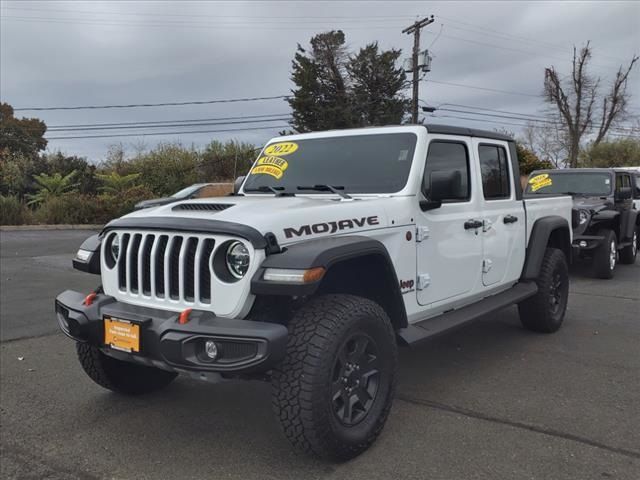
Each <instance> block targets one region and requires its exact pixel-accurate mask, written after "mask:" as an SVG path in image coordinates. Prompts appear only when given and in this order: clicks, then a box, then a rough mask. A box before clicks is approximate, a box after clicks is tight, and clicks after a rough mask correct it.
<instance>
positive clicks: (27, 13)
mask: <svg viewBox="0 0 640 480" xmlns="http://www.w3.org/2000/svg"><path fill="white" fill-rule="evenodd" d="M0 12H1V16H2V22H1V24H0V25H1V36H0V40H1V50H0V54H1V63H0V90H1V91H0V94H1V98H2V101H3V102H8V103H10V104H11V105H13V106H14V108H28V107H60V106H85V105H122V104H140V103H166V102H188V101H207V100H218V99H236V98H246V97H262V96H278V95H286V94H288V93H289V92H290V90H291V88H292V84H291V82H290V80H289V75H290V67H291V59H292V57H293V54H294V52H295V49H296V44H297V43H301V44H303V45H305V44H307V43H308V41H309V39H310V37H311V36H312V35H314V34H315V33H319V32H323V31H327V30H330V29H338V28H339V29H342V30H343V31H344V32H345V34H346V38H347V43H348V45H349V47H350V48H351V49H353V50H357V49H358V48H360V47H361V46H364V45H365V44H367V43H370V42H374V41H378V42H379V44H380V45H381V47H383V48H391V47H393V48H400V49H402V50H403V56H407V55H408V54H409V52H410V49H411V46H412V38H411V37H409V36H408V35H406V34H402V33H401V30H402V29H403V28H404V27H406V26H408V25H409V24H410V23H412V22H413V21H415V19H417V18H422V17H424V16H426V15H431V14H433V15H435V22H434V23H433V24H432V25H430V26H429V27H427V28H426V29H424V30H423V36H422V42H421V43H422V47H423V48H427V47H429V48H430V51H431V52H432V53H433V56H434V59H433V65H432V71H431V72H430V73H429V74H428V75H427V76H426V79H425V80H424V81H423V82H422V83H421V86H420V98H421V99H423V100H424V101H426V102H427V103H428V104H430V105H433V106H439V105H440V106H443V108H450V109H462V110H469V107H482V108H488V109H493V110H502V111H505V112H518V113H523V114H529V115H532V114H533V115H539V114H540V113H541V112H542V111H543V109H544V105H543V103H542V100H541V98H540V92H541V90H542V82H543V77H544V68H545V67H547V66H550V65H554V66H556V67H557V68H558V69H559V70H560V71H561V72H563V73H565V74H566V73H569V64H570V59H571V54H572V50H571V49H572V45H574V44H575V45H577V46H581V45H583V44H584V43H585V42H586V41H587V40H591V42H592V46H593V50H594V58H593V62H592V72H593V73H594V74H597V75H600V76H602V79H603V81H604V83H605V84H608V83H609V82H610V81H611V79H612V78H613V75H614V74H615V71H616V69H617V67H618V66H619V65H620V64H621V63H625V64H626V63H628V61H629V60H630V58H631V57H632V55H633V54H634V53H639V50H640V2H637V1H628V2H614V1H602V2H558V1H554V2H548V3H545V2H515V1H514V2H480V1H477V2H418V1H415V2H399V1H394V2H390V1H384V2H371V1H369V2H338V1H335V2H322V1H313V2H311V1H310V2H267V1H258V2H240V1H234V2H214V1H208V2H207V1H201V2H154V1H137V2H124V1H117V2H116V1H113V2H98V1H92V2H81V1H70V2H56V1H41V2H35V1H34V2H29V1H19V2H18V1H5V0H3V1H2V2H1V10H0ZM438 35H439V36H438ZM436 82H443V83H436ZM470 87H475V88H470ZM495 90H500V91H502V92H498V91H495ZM629 90H630V91H631V92H632V93H634V94H635V98H633V100H632V105H631V110H632V112H633V113H636V114H638V113H640V68H639V69H637V70H636V72H635V73H634V74H633V76H632V79H631V82H630V85H629ZM409 94H410V92H407V95H409ZM443 104H459V105H464V106H465V107H464V108H462V107H452V106H451V105H449V106H446V105H443ZM476 111H478V112H482V110H476ZM288 112H289V108H288V105H287V103H286V102H284V101H283V100H282V99H275V100H262V101H252V102H237V103H226V104H225V103H216V104H205V105H189V106H173V107H153V108H127V109H124V108H123V109H95V110H66V111H64V110H59V111H56V110H53V111H17V112H16V115H17V116H29V117H31V116H37V117H40V118H42V119H43V120H44V121H45V122H46V123H47V125H49V126H50V127H54V126H56V125H84V124H94V123H115V122H145V121H147V122H148V121H176V120H191V119H212V118H213V119H215V118H228V117H243V116H249V115H272V114H283V116H286V115H287V113H288ZM484 112H485V113H487V111H486V110H484ZM494 113H498V112H494ZM498 114H500V113H498ZM439 115H440V116H443V118H439V119H437V120H430V121H432V122H435V123H451V124H457V125H467V126H474V127H476V128H482V127H484V128H488V129H493V128H501V127H502V128H507V129H509V130H512V131H515V132H518V131H519V129H520V128H521V126H520V124H521V123H522V121H521V120H515V119H507V118H498V117H484V118H485V119H486V120H487V121H489V120H491V121H493V122H502V123H507V124H510V125H503V124H501V123H487V122H479V121H472V120H469V119H461V118H451V116H458V117H470V118H476V119H480V118H483V117H482V116H478V115H476V116H471V115H468V114H461V113H459V112H450V111H443V110H441V111H440V112H439ZM444 115H448V116H449V117H444ZM503 115H505V114H503ZM224 121H226V122H231V121H238V120H224ZM222 122H223V121H219V123H222ZM283 125H284V122H283V121H281V120H280V121H276V122H255V123H244V124H237V123H234V124H231V123H227V124H224V125H223V124H221V125H215V126H211V125H210V126H200V127H193V126H192V127H181V128H177V127H172V128H165V129H153V130H151V129H148V128H147V129H138V130H131V129H129V130H98V131H80V132H54V131H50V132H49V133H48V134H47V136H48V137H63V136H79V135H82V136H85V135H107V134H110V135H116V134H119V133H127V134H131V133H133V132H136V133H138V132H141V131H142V132H149V131H155V132H177V131H191V130H223V129H247V128H257V129H256V130H243V131H236V132H218V133H201V134H171V135H162V136H151V135H149V136H137V137H121V138H116V137H114V138H91V139H87V138H85V139H64V140H53V139H52V140H50V141H49V150H58V149H60V150H62V151H64V152H66V153H68V154H78V155H83V156H87V157H89V158H90V159H91V160H92V161H99V160H101V159H103V158H104V155H105V153H106V151H107V149H108V147H109V145H112V144H114V143H118V142H122V143H123V144H125V145H126V146H128V147H129V148H131V146H132V145H135V144H140V143H141V142H142V143H143V144H145V145H146V146H147V147H152V146H153V145H155V144H156V143H157V142H160V141H165V142H166V141H174V140H178V141H181V142H182V143H183V144H185V145H190V144H192V143H193V144H195V145H196V146H202V145H204V144H206V143H208V142H209V141H210V140H212V139H219V140H226V139H231V138H235V139H238V140H242V141H248V142H252V143H256V144H261V143H262V142H264V141H265V140H267V139H268V138H270V137H271V136H274V135H275V134H276V133H277V131H278V130H281V129H282V126H283Z"/></svg>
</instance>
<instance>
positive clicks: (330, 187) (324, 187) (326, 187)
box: [296, 185, 351, 200]
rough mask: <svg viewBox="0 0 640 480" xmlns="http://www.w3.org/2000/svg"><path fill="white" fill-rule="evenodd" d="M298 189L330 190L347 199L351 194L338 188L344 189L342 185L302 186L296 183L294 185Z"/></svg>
mask: <svg viewBox="0 0 640 480" xmlns="http://www.w3.org/2000/svg"><path fill="white" fill-rule="evenodd" d="M296 188H297V189H298V190H316V191H318V192H331V193H335V194H336V195H340V196H341V197H342V198H344V199H346V200H348V199H350V198H351V195H348V194H346V193H344V192H341V191H340V190H344V187H343V186H342V185H311V186H303V185H298V186H297V187H296Z"/></svg>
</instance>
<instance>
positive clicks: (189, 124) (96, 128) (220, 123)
mask: <svg viewBox="0 0 640 480" xmlns="http://www.w3.org/2000/svg"><path fill="white" fill-rule="evenodd" d="M290 119H291V117H290V116H286V117H279V118H259V119H254V120H237V121H226V122H205V123H200V122H198V123H167V124H163V125H157V124H155V125H149V124H146V125H127V126H112V127H74V128H56V129H51V130H50V131H53V132H85V131H94V130H134V129H137V128H174V127H210V126H215V125H238V124H244V123H263V122H264V123H267V122H281V121H288V120H290ZM47 130H49V129H47Z"/></svg>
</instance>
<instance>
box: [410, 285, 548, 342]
mask: <svg viewBox="0 0 640 480" xmlns="http://www.w3.org/2000/svg"><path fill="white" fill-rule="evenodd" d="M537 292H538V286H537V285H536V284H535V283H534V282H522V283H518V284H516V285H514V286H513V287H511V288H510V289H509V290H506V291H504V292H501V293H497V294H496V295H492V296H490V297H487V298H484V299H482V300H480V301H479V302H476V303H474V304H471V305H468V306H466V307H462V308H459V309H457V310H450V311H448V312H445V313H443V314H442V315H439V316H437V317H432V318H428V319H426V320H421V321H419V322H416V323H413V324H411V325H409V326H408V327H407V328H403V329H402V330H400V331H399V332H398V335H399V336H400V338H401V340H402V341H403V342H404V343H405V344H407V345H412V344H414V343H417V342H421V341H423V340H427V339H431V338H434V337H436V336H438V335H441V334H443V333H446V332H449V331H451V330H455V329H456V328H459V327H462V326H463V325H466V324H467V323H469V322H472V321H474V320H477V319H478V318H480V317H482V316H484V315H487V314H489V313H493V312H496V311H498V310H501V309H503V308H505V307H508V306H510V305H515V304H516V303H518V302H521V301H522V300H524V299H526V298H529V297H531V296H533V295H535V294H536V293H537Z"/></svg>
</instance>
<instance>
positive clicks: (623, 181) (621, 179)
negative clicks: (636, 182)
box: [616, 175, 631, 190]
mask: <svg viewBox="0 0 640 480" xmlns="http://www.w3.org/2000/svg"><path fill="white" fill-rule="evenodd" d="M630 186H631V183H630V182H629V176H628V175H618V176H617V177H616V190H620V189H621V188H622V187H630Z"/></svg>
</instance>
